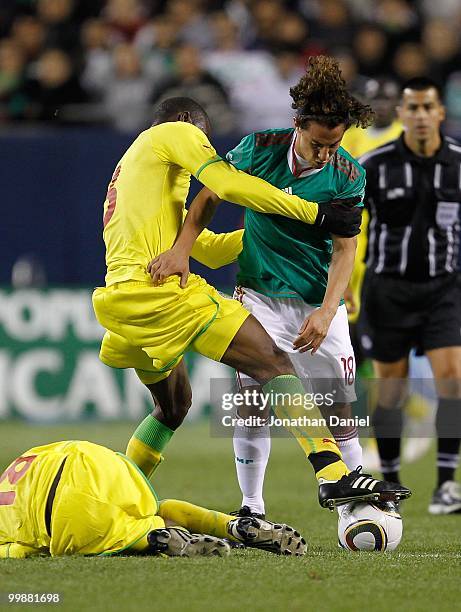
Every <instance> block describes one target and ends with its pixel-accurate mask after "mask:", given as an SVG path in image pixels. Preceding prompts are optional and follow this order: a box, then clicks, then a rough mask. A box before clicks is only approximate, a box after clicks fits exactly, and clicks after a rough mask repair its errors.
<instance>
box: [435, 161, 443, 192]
mask: <svg viewBox="0 0 461 612" xmlns="http://www.w3.org/2000/svg"><path fill="white" fill-rule="evenodd" d="M441 179H442V165H441V164H435V170H434V188H435V189H440V183H441Z"/></svg>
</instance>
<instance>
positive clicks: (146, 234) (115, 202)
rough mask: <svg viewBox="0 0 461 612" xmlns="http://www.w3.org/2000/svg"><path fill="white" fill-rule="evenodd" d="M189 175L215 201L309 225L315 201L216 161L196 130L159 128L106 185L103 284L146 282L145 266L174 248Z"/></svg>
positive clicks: (136, 145)
mask: <svg viewBox="0 0 461 612" xmlns="http://www.w3.org/2000/svg"><path fill="white" fill-rule="evenodd" d="M215 162H219V163H215ZM191 174H194V176H195V177H196V178H198V179H199V180H200V181H201V182H202V183H204V184H205V185H206V186H207V187H209V188H210V189H211V190H212V191H214V192H215V193H217V194H218V196H219V197H220V198H221V199H227V200H229V201H231V202H237V203H239V204H241V205H243V206H248V207H249V208H253V209H254V210H257V211H259V212H266V213H276V214H281V215H284V216H288V217H291V218H293V219H298V220H301V221H304V222H305V223H311V224H312V223H314V221H315V218H316V216H317V212H318V206H317V204H316V203H313V202H306V201H304V200H302V199H301V198H298V197H297V196H294V195H288V194H286V193H284V192H283V191H282V190H280V189H277V188H275V187H273V186H272V185H269V184H268V183H266V182H265V181H262V180H261V179H258V178H256V177H252V176H249V175H247V174H245V173H244V172H240V171H239V170H237V169H236V168H234V167H233V166H232V165H231V164H228V163H227V162H225V161H223V160H222V159H221V158H220V157H219V156H218V155H217V154H216V151H215V149H214V148H213V147H212V145H211V144H210V142H209V140H208V138H207V137H206V136H205V134H204V133H203V132H202V131H201V130H200V129H199V128H197V127H195V126H194V125H192V124H190V123H185V122H181V121H178V122H168V123H162V124H161V125H156V126H154V127H151V128H149V129H148V130H146V131H144V132H142V133H141V134H140V135H139V136H138V138H137V139H136V140H135V141H134V142H133V144H132V145H131V146H130V147H129V149H128V150H127V151H126V153H125V155H124V156H123V157H122V159H121V160H120V161H119V163H118V164H117V167H116V169H115V172H114V174H113V176H112V180H111V182H110V184H109V188H108V191H107V197H106V201H105V203H104V218H103V223H104V232H103V236H104V242H105V244H106V264H107V275H106V285H107V286H110V285H112V284H114V283H118V282H122V281H127V280H134V281H149V280H150V276H149V275H148V274H147V272H146V267H147V265H148V263H149V262H150V261H151V260H152V259H153V258H154V257H156V256H157V255H159V254H160V253H163V252H164V251H166V250H167V249H169V248H171V247H172V246H173V244H174V242H175V240H176V237H177V235H178V233H179V230H180V228H181V227H182V222H183V214H184V203H185V201H186V197H187V194H188V191H189V183H190V175H191Z"/></svg>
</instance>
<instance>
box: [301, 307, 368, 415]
mask: <svg viewBox="0 0 461 612" xmlns="http://www.w3.org/2000/svg"><path fill="white" fill-rule="evenodd" d="M309 308H310V307H306V316H308V312H309V310H308V309H309ZM290 356H291V359H292V361H293V365H294V366H295V369H296V372H297V374H298V376H299V377H300V378H301V379H302V380H303V383H304V384H305V387H306V390H307V388H308V387H310V388H311V389H312V391H313V392H314V393H317V394H319V395H322V396H324V397H325V402H326V404H327V405H330V406H331V404H332V402H335V403H336V402H338V403H350V402H353V401H355V399H356V396H355V358H354V349H353V348H352V343H351V340H350V336H349V324H348V320H347V311H346V307H345V306H340V307H339V308H338V311H337V313H336V315H335V316H334V318H333V320H332V322H331V325H330V328H329V330H328V334H327V335H326V337H325V339H324V340H323V342H322V344H321V345H320V347H319V349H318V350H317V351H316V353H314V354H313V355H312V353H311V352H310V351H307V352H305V353H299V352H297V353H294V354H292V355H290ZM319 401H320V400H319Z"/></svg>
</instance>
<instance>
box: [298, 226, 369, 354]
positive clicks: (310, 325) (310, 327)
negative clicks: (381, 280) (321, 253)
mask: <svg viewBox="0 0 461 612" xmlns="http://www.w3.org/2000/svg"><path fill="white" fill-rule="evenodd" d="M356 249H357V238H355V237H354V238H341V237H340V236H333V254H332V256H331V263H330V267H329V270H328V284H327V289H326V292H325V297H324V299H323V303H322V305H321V306H320V308H318V309H317V310H314V312H313V313H312V314H311V315H310V316H309V317H307V319H306V320H305V321H304V323H303V324H302V326H301V328H300V330H299V336H298V337H297V338H296V340H295V341H294V342H293V347H294V348H295V349H298V350H299V352H300V353H304V352H306V351H312V354H314V353H315V352H316V351H317V350H318V349H319V347H320V345H321V344H322V342H323V340H324V339H325V336H326V335H327V333H328V329H329V327H330V324H331V321H332V320H333V317H334V316H335V314H336V311H337V310H338V304H339V302H340V300H341V298H342V296H343V295H344V292H345V290H346V288H347V286H348V284H349V279H350V276H351V274H352V270H353V267H354V261H355V251H356Z"/></svg>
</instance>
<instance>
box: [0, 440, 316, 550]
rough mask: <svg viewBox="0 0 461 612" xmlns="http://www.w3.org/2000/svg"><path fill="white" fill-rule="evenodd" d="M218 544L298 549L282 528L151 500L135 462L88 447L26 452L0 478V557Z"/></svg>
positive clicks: (299, 541)
mask: <svg viewBox="0 0 461 612" xmlns="http://www.w3.org/2000/svg"><path fill="white" fill-rule="evenodd" d="M191 532H196V533H191ZM226 540H229V541H236V542H243V543H244V544H245V545H246V546H251V547H254V548H259V549H262V550H267V551H269V552H273V553H278V554H287V555H291V554H293V555H303V554H304V553H305V551H306V543H305V541H304V539H303V538H302V537H301V536H300V534H299V533H298V532H297V531H294V530H293V529H292V528H291V527H289V526H288V525H284V524H275V523H270V522H269V521H263V520H259V519H255V518H251V517H250V518H248V517H246V518H239V517H237V518H236V517H233V516H229V515H227V514H222V513H221V512H215V511H213V510H207V509H205V508H200V507H198V506H194V505H193V504H189V503H187V502H183V501H177V500H173V499H167V500H164V501H162V502H158V500H157V497H156V495H155V492H154V490H153V488H152V486H151V484H150V483H149V481H148V480H147V479H146V477H145V476H144V475H143V474H142V472H141V471H140V469H139V468H138V466H137V465H136V464H135V463H133V462H132V461H131V460H130V459H128V458H127V457H126V456H125V455H122V454H121V453H115V452H114V451H111V450H109V449H108V448H105V447H103V446H98V445H97V444H92V443H91V442H79V441H70V442H56V443H54V444H48V445H46V446H38V447H36V448H32V449H30V450H29V451H27V452H25V453H24V454H23V455H22V456H21V457H18V459H16V460H15V461H13V463H12V464H11V465H10V466H9V467H8V468H7V469H6V470H5V472H4V473H3V474H2V475H1V476H0V558H24V557H28V556H32V555H40V554H46V555H48V554H49V555H51V556H53V557H54V556H58V555H75V554H81V555H113V554H117V553H121V552H123V553H125V554H130V553H133V554H144V555H157V554H161V553H163V554H166V555H168V556H180V557H181V556H182V557H193V556H197V555H205V556H207V555H217V556H226V555H228V554H229V552H230V546H229V543H228V541H226Z"/></svg>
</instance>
